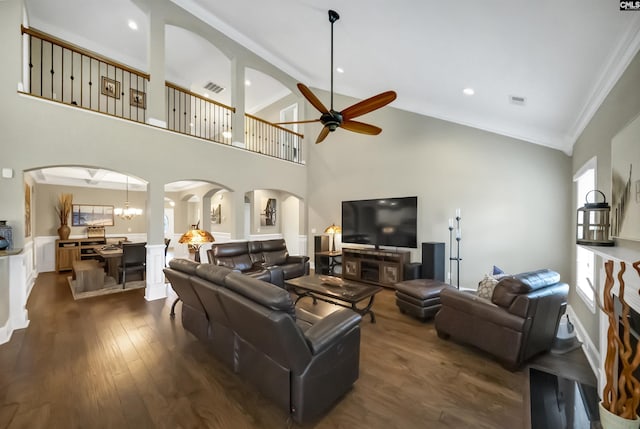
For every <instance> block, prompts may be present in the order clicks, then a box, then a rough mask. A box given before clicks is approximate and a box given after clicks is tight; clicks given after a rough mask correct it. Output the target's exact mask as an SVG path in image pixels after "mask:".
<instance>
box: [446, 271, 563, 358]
mask: <svg viewBox="0 0 640 429" xmlns="http://www.w3.org/2000/svg"><path fill="white" fill-rule="evenodd" d="M568 293H569V286H568V285H567V284H566V283H562V282H560V275H559V274H558V273H556V272H554V271H551V270H547V269H544V270H537V271H531V272H527V273H522V274H518V275H515V276H512V277H505V278H503V279H501V280H500V281H499V282H498V284H497V285H496V287H495V289H494V291H493V296H492V297H491V301H489V300H486V299H483V298H478V297H477V296H476V295H475V294H474V293H469V292H464V291H460V290H457V289H455V288H452V287H447V288H445V289H443V290H442V292H441V293H440V301H441V305H442V307H441V309H440V311H439V312H438V313H437V314H436V317H435V327H436V330H437V332H438V335H439V336H440V337H441V338H449V337H451V338H453V339H455V340H457V341H460V342H463V343H466V344H471V345H473V346H475V347H478V348H479V349H482V350H484V351H486V352H489V353H490V354H492V355H493V356H495V357H496V358H497V359H498V360H499V361H501V362H502V363H503V365H504V366H505V367H507V368H508V369H511V370H515V369H517V368H519V367H520V366H521V365H522V364H523V363H525V362H526V361H527V360H529V359H530V358H532V357H533V356H535V355H537V354H539V353H543V352H545V351H548V350H550V349H551V346H552V343H553V340H554V338H555V335H556V331H557V329H558V322H559V321H560V317H561V316H562V314H563V313H564V312H565V309H566V305H567V295H568Z"/></svg>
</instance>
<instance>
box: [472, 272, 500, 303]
mask: <svg viewBox="0 0 640 429" xmlns="http://www.w3.org/2000/svg"><path fill="white" fill-rule="evenodd" d="M497 284H498V280H497V279H496V278H494V277H493V276H490V275H489V274H485V275H484V278H483V279H482V280H481V281H480V283H478V291H477V292H476V295H478V297H480V298H485V299H489V300H490V299H491V297H492V296H493V289H494V288H495V287H496V285H497Z"/></svg>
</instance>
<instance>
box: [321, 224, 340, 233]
mask: <svg viewBox="0 0 640 429" xmlns="http://www.w3.org/2000/svg"><path fill="white" fill-rule="evenodd" d="M324 233H325V234H341V233H342V228H341V227H340V226H339V225H336V224H334V223H332V224H331V225H330V226H328V227H327V228H326V229H325V230H324Z"/></svg>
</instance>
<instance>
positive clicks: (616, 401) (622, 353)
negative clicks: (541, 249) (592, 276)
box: [596, 260, 640, 420]
mask: <svg viewBox="0 0 640 429" xmlns="http://www.w3.org/2000/svg"><path fill="white" fill-rule="evenodd" d="M604 266H605V273H606V280H605V284H604V290H603V305H602V306H601V305H599V307H600V308H601V309H602V311H604V313H605V314H606V315H607V319H608V320H609V328H608V329H607V354H606V358H605V361H604V370H605V386H604V389H603V392H602V405H603V406H604V407H605V408H606V409H607V410H609V411H610V412H612V413H613V414H616V415H618V416H620V417H622V418H625V419H630V420H633V419H634V418H636V410H637V409H638V405H640V381H639V380H638V379H637V378H636V377H635V376H634V372H635V371H636V369H637V368H638V367H639V366H640V341H639V342H638V343H637V344H636V346H635V348H634V347H633V346H632V345H631V325H630V323H629V313H630V310H631V309H630V307H629V303H627V301H626V300H625V298H624V293H625V282H624V277H623V275H624V273H625V271H626V264H625V263H624V262H621V263H620V270H619V271H618V275H617V278H618V282H619V284H620V287H619V291H618V299H619V300H620V304H621V305H622V312H621V315H620V322H619V321H618V320H619V319H618V317H616V314H615V308H614V301H613V294H612V289H613V286H614V283H615V280H614V277H613V268H614V263H613V261H610V260H609V261H607V262H605V264H604ZM633 268H634V269H635V270H636V272H637V273H638V275H639V276H640V261H637V262H635V263H633ZM596 296H597V295H596ZM619 323H621V324H622V333H620V331H619ZM616 363H617V364H618V365H619V367H620V371H618V372H616ZM616 379H617V380H616Z"/></svg>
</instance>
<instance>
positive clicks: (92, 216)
mask: <svg viewBox="0 0 640 429" xmlns="http://www.w3.org/2000/svg"><path fill="white" fill-rule="evenodd" d="M71 226H113V206H98V205H89V204H74V205H73V210H72V212H71Z"/></svg>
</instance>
